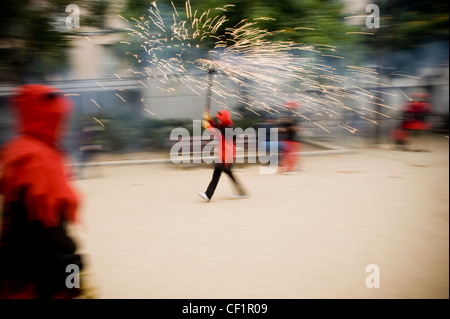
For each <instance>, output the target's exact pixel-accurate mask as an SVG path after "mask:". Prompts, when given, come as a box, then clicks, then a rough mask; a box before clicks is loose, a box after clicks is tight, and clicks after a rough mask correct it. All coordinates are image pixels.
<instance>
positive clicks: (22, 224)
mask: <svg viewBox="0 0 450 319" xmlns="http://www.w3.org/2000/svg"><path fill="white" fill-rule="evenodd" d="M11 104H12V106H13V108H14V111H15V113H16V115H17V117H18V119H19V126H18V136H17V137H15V138H14V139H12V140H11V141H9V142H8V143H7V144H6V145H5V146H4V148H3V149H2V151H1V157H0V164H1V169H0V174H1V179H0V192H1V194H2V195H3V215H2V216H1V218H2V230H1V238H0V297H2V298H61V297H64V298H72V297H75V296H77V295H78V293H79V290H78V289H76V287H75V288H71V289H69V288H68V287H66V278H67V276H69V273H66V267H67V266H68V265H76V266H77V267H78V268H79V269H81V268H82V266H83V263H82V258H81V256H80V255H79V254H77V253H76V249H77V246H76V244H75V242H74V241H73V240H72V238H71V237H70V236H69V235H68V234H67V232H66V228H65V225H66V223H68V222H74V221H76V220H77V207H78V196H77V194H76V192H75V191H74V189H73V187H72V186H71V185H70V182H69V179H68V176H67V173H66V166H65V163H64V156H63V153H62V152H61V151H60V150H59V148H58V146H57V142H58V139H59V138H60V136H61V133H62V130H63V123H64V121H65V120H66V118H67V116H68V115H69V113H70V111H71V102H70V101H69V100H68V99H67V98H65V97H64V96H63V95H62V94H61V92H59V91H58V90H56V89H55V88H52V87H49V86H45V85H24V86H21V87H19V89H18V90H17V91H16V92H15V94H14V96H13V98H12V99H11Z"/></svg>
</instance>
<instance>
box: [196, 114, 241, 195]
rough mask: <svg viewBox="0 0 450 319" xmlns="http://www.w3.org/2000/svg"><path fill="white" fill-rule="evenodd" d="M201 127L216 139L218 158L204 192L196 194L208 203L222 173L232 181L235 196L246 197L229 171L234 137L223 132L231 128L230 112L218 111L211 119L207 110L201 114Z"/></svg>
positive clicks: (233, 153) (233, 149)
mask: <svg viewBox="0 0 450 319" xmlns="http://www.w3.org/2000/svg"><path fill="white" fill-rule="evenodd" d="M202 126H203V128H204V129H205V130H208V132H210V133H211V134H212V135H215V136H216V137H217V140H218V141H219V147H218V150H219V156H218V158H217V160H216V163H215V165H214V173H213V176H212V179H211V182H210V183H209V185H208V188H207V190H206V192H199V193H198V194H199V195H200V196H201V197H202V198H203V199H205V200H207V201H210V200H211V198H212V197H213V195H214V191H215V190H216V187H217V184H218V183H219V179H220V176H221V175H222V172H224V173H226V174H227V175H228V176H229V177H230V179H231V180H232V181H233V183H234V186H235V187H236V190H237V192H238V194H237V196H238V197H244V196H246V194H245V192H244V190H243V189H242V187H241V185H240V183H239V182H238V180H237V179H236V177H235V176H234V175H233V173H232V170H231V167H232V164H233V162H234V159H235V155H236V146H235V141H234V136H233V135H231V136H228V135H229V134H226V131H225V130H226V129H227V128H232V127H233V122H232V121H231V116H230V112H228V111H227V110H220V111H218V112H217V113H216V115H215V117H214V119H213V118H212V117H211V115H210V112H209V109H208V108H207V109H205V111H204V112H203V120H202Z"/></svg>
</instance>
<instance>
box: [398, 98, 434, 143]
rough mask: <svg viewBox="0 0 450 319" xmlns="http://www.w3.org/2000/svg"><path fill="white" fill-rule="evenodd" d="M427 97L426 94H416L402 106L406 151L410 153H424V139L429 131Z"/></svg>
mask: <svg viewBox="0 0 450 319" xmlns="http://www.w3.org/2000/svg"><path fill="white" fill-rule="evenodd" d="M429 97H430V96H429V94H426V93H416V94H414V95H412V101H409V102H407V103H406V104H405V106H404V109H403V118H404V119H403V123H402V127H403V129H404V130H405V131H406V133H407V135H408V136H407V138H408V141H407V143H408V149H409V150H411V151H416V152H420V151H426V148H425V137H426V134H427V132H428V131H429V129H430V124H429V115H430V114H431V105H430V103H429Z"/></svg>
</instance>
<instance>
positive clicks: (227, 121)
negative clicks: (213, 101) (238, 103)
mask: <svg viewBox="0 0 450 319" xmlns="http://www.w3.org/2000/svg"><path fill="white" fill-rule="evenodd" d="M216 118H218V119H219V120H221V121H222V126H230V125H233V121H232V120H231V116H230V112H228V111H227V110H220V111H219V112H217V114H216Z"/></svg>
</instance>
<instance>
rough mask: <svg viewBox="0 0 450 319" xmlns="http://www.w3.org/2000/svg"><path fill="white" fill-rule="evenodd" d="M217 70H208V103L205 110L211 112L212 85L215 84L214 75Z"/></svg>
mask: <svg viewBox="0 0 450 319" xmlns="http://www.w3.org/2000/svg"><path fill="white" fill-rule="evenodd" d="M215 72H216V70H214V69H209V70H208V91H207V93H206V105H205V112H207V113H209V114H211V95H212V86H213V80H214V79H213V76H214V73H215Z"/></svg>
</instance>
